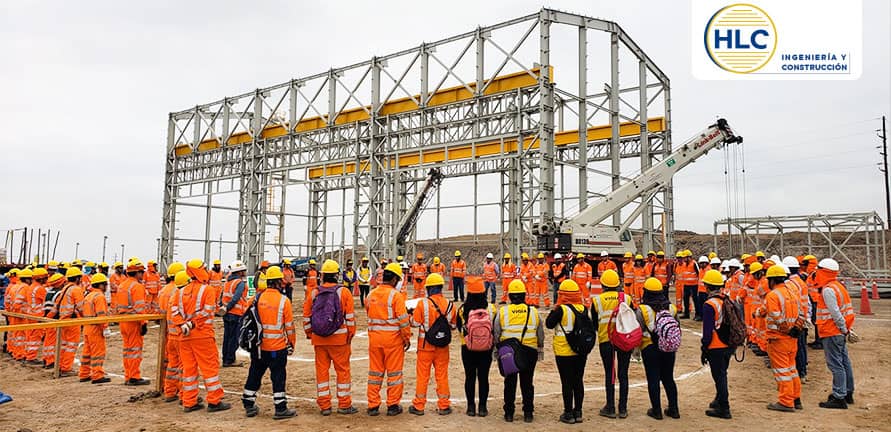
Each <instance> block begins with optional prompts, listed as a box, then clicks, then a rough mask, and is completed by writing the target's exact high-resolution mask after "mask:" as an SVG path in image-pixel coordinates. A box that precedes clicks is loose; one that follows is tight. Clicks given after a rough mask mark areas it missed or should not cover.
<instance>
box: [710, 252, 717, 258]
mask: <svg viewBox="0 0 891 432" xmlns="http://www.w3.org/2000/svg"><path fill="white" fill-rule="evenodd" d="M717 256H718V254H716V253H714V252H709V253H708V259H712V258H716V257H717Z"/></svg>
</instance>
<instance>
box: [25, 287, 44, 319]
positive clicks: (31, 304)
mask: <svg viewBox="0 0 891 432" xmlns="http://www.w3.org/2000/svg"><path fill="white" fill-rule="evenodd" d="M30 288H31V289H30V290H28V312H27V313H28V314H29V315H34V316H43V303H44V302H45V301H46V287H44V286H43V285H41V284H40V283H39V282H32V283H31V287H30Z"/></svg>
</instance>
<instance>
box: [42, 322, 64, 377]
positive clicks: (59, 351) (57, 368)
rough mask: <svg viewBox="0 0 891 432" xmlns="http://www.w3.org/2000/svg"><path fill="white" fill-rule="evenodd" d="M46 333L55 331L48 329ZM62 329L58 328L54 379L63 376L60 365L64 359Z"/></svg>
mask: <svg viewBox="0 0 891 432" xmlns="http://www.w3.org/2000/svg"><path fill="white" fill-rule="evenodd" d="M46 331H53V329H46ZM61 348H62V327H56V352H55V354H54V357H55V361H54V363H53V378H57V379H58V378H59V377H60V376H61V368H62V366H61V365H60V364H59V363H60V360H61V358H62V349H61Z"/></svg>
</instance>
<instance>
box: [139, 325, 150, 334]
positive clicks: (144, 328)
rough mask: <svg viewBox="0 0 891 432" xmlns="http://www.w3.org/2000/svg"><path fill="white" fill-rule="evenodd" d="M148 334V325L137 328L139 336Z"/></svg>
mask: <svg viewBox="0 0 891 432" xmlns="http://www.w3.org/2000/svg"><path fill="white" fill-rule="evenodd" d="M146 333H148V324H143V325H142V327H140V328H139V334H140V335H142V336H145V334H146Z"/></svg>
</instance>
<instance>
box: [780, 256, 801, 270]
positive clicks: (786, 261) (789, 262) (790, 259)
mask: <svg viewBox="0 0 891 432" xmlns="http://www.w3.org/2000/svg"><path fill="white" fill-rule="evenodd" d="M783 265H785V266H786V267H788V268H792V267H795V268H798V267H801V264H798V260H797V259H795V257H794V256H787V257H786V258H783Z"/></svg>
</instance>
